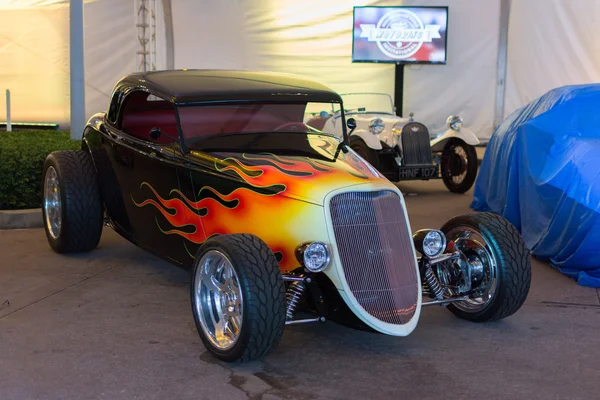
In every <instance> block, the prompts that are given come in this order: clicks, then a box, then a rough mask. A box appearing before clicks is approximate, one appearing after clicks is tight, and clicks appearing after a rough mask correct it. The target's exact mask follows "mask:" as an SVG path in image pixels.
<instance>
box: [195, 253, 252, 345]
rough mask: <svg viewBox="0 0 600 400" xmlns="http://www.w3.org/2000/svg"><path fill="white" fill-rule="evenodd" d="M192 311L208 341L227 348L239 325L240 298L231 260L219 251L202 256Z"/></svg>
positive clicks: (241, 300)
mask: <svg viewBox="0 0 600 400" xmlns="http://www.w3.org/2000/svg"><path fill="white" fill-rule="evenodd" d="M194 282H195V287H194V312H195V313H196V316H197V318H198V321H199V322H200V327H201V328H202V331H203V333H204V335H205V336H206V337H207V338H208V340H209V341H210V343H211V344H212V345H213V346H215V347H216V348H217V349H219V350H228V349H230V348H232V347H233V346H234V345H235V344H236V343H237V341H238V338H239V336H240V332H241V328H242V304H243V297H242V291H241V290H240V282H239V279H238V276H237V273H236V272H235V269H234V268H233V264H232V263H231V260H229V258H228V257H227V256H226V255H225V254H223V253H222V252H220V251H218V250H209V251H208V252H206V254H204V256H202V258H201V259H200V261H199V262H198V267H197V268H196V275H195V277H194Z"/></svg>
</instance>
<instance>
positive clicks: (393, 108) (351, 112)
mask: <svg viewBox="0 0 600 400" xmlns="http://www.w3.org/2000/svg"><path fill="white" fill-rule="evenodd" d="M348 96H383V97H385V98H386V99H387V100H389V102H390V109H389V110H386V111H382V110H369V109H368V104H365V105H364V106H363V107H364V110H361V108H362V107H361V108H357V109H351V110H350V109H349V110H345V111H346V115H355V114H386V115H396V106H395V105H394V100H393V99H392V96H391V95H390V94H389V93H382V92H352V93H342V94H340V97H341V98H342V102H343V101H344V97H346V98H347V97H348ZM336 112H339V110H337V111H336Z"/></svg>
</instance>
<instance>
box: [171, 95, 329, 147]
mask: <svg viewBox="0 0 600 400" xmlns="http://www.w3.org/2000/svg"><path fill="white" fill-rule="evenodd" d="M336 105H337V108H339V104H336ZM331 107H332V104H331V103H314V102H311V103H259V104H256V103H251V104H248V103H246V104H220V105H203V106H202V105H200V106H180V107H178V112H179V121H180V124H181V130H182V132H183V137H184V139H185V141H186V143H188V144H191V143H195V142H197V141H200V140H202V139H204V138H211V137H215V136H229V135H234V134H235V135H237V134H250V133H288V134H289V133H304V134H306V133H314V134H323V133H322V132H321V130H320V129H322V126H320V125H318V124H314V123H313V122H314V120H316V119H322V118H324V117H323V116H324V114H322V113H321V112H324V113H325V114H327V111H326V110H331ZM328 115H329V114H328ZM315 126H316V128H315Z"/></svg>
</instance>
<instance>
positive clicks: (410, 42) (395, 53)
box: [352, 6, 448, 64]
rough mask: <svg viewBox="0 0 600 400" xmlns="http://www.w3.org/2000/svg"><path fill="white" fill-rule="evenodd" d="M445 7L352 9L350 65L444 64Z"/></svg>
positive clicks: (446, 14)
mask: <svg viewBox="0 0 600 400" xmlns="http://www.w3.org/2000/svg"><path fill="white" fill-rule="evenodd" d="M447 30H448V7H409V6H402V7H368V6H367V7H354V30H353V36H352V39H353V40H352V62H380V63H397V64H445V63H446V53H447V52H446V44H447Z"/></svg>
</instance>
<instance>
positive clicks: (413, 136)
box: [401, 122, 432, 165]
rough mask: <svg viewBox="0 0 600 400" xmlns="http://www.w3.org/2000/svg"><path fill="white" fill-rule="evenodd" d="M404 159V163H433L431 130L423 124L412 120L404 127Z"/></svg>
mask: <svg viewBox="0 0 600 400" xmlns="http://www.w3.org/2000/svg"><path fill="white" fill-rule="evenodd" d="M401 138H402V159H403V161H404V165H425V164H431V163H432V155H431V144H430V143H429V131H428V130H427V128H426V127H425V125H423V124H419V123H418V122H410V123H408V124H406V125H404V127H403V128H402V133H401Z"/></svg>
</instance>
